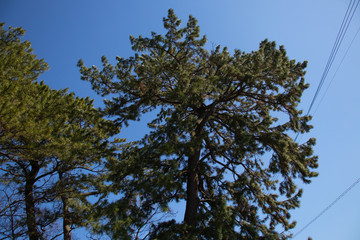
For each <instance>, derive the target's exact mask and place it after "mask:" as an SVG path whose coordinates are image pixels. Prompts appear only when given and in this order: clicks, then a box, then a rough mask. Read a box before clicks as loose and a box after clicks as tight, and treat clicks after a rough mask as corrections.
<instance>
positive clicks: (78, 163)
mask: <svg viewBox="0 0 360 240" xmlns="http://www.w3.org/2000/svg"><path fill="white" fill-rule="evenodd" d="M23 34H24V30H22V29H21V28H11V27H10V28H9V30H8V31H6V30H5V29H4V24H1V25H0V37H1V38H0V40H1V41H0V76H1V78H0V174H1V190H2V195H3V196H6V197H7V198H6V200H7V203H6V204H2V205H1V207H2V208H1V210H0V213H1V215H0V217H1V220H2V221H4V222H9V223H10V224H7V227H8V229H7V230H4V231H2V232H0V234H1V235H0V237H4V236H5V237H9V238H20V237H25V236H24V235H26V237H27V238H28V239H31V240H35V239H47V238H49V239H50V238H51V237H54V236H56V235H61V234H63V235H64V239H67V240H69V239H71V230H72V229H73V228H74V227H76V226H83V225H84V224H85V223H86V222H85V219H84V217H85V216H86V215H89V211H90V207H89V206H90V205H91V203H90V202H89V201H88V198H87V197H88V196H90V195H98V196H99V195H100V194H101V193H102V190H101V189H103V188H104V186H102V180H101V179H103V176H102V175H100V173H102V172H103V171H102V170H101V168H103V161H104V160H105V159H106V158H111V157H112V156H113V154H114V151H115V150H116V146H115V145H116V143H115V142H111V141H110V140H109V138H110V137H111V136H113V135H115V134H117V133H118V132H119V129H118V127H117V126H115V125H114V124H113V123H112V122H111V121H108V120H105V119H104V118H103V117H102V114H101V113H100V112H99V111H98V110H97V109H95V108H94V106H93V104H92V100H90V99H89V98H78V97H75V96H74V94H73V93H70V94H69V93H67V90H52V89H50V88H49V87H48V86H47V85H45V84H44V83H42V82H41V83H38V82H36V81H37V78H38V76H39V74H40V73H42V72H43V71H45V70H46V69H47V68H48V67H47V64H46V63H45V62H44V60H42V59H40V60H39V59H37V57H36V55H35V54H33V50H32V49H31V46H30V43H29V42H28V41H22V40H21V37H22V36H23ZM84 208H85V209H84ZM15 213H16V214H15ZM84 213H86V214H85V215H84ZM19 215H20V217H19ZM59 219H62V220H63V231H59V232H55V233H54V231H52V227H53V226H54V224H55V223H56V222H57V221H59ZM21 223H22V224H21ZM21 225H22V226H23V228H22V229H21V227H20V226H21ZM15 226H16V227H15Z"/></svg>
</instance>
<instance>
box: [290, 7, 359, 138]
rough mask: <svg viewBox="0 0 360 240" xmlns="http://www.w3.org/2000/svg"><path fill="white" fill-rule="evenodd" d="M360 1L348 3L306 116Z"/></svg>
mask: <svg viewBox="0 0 360 240" xmlns="http://www.w3.org/2000/svg"><path fill="white" fill-rule="evenodd" d="M359 3H360V0H357V1H356V0H354V1H353V0H351V1H350V3H349V5H348V8H347V10H346V13H345V16H344V18H343V21H342V23H341V26H340V29H339V31H338V34H337V37H336V39H335V43H334V45H333V48H332V50H331V53H330V56H329V58H328V61H327V64H326V66H325V69H324V71H323V74H322V76H321V79H320V82H319V85H318V87H317V89H316V92H315V94H314V96H313V98H312V100H311V103H310V106H309V109H308V111H307V113H306V116H309V114H310V112H311V109H312V108H313V106H314V103H315V101H316V99H317V98H318V96H319V93H320V91H321V89H322V86H323V85H324V82H325V79H326V77H327V75H328V73H329V71H330V68H331V66H332V64H333V62H334V59H335V57H336V55H337V53H338V51H339V48H340V46H341V43H342V41H343V39H344V37H345V35H346V32H347V30H348V28H349V25H350V23H351V21H352V19H353V17H354V14H355V11H356V9H357V7H358V5H359ZM299 135H300V133H299V132H298V133H297V134H296V136H295V138H294V141H295V142H296V141H297V138H298V137H299Z"/></svg>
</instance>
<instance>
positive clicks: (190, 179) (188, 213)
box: [184, 149, 200, 226]
mask: <svg viewBox="0 0 360 240" xmlns="http://www.w3.org/2000/svg"><path fill="white" fill-rule="evenodd" d="M199 157H200V149H198V150H196V151H195V153H194V154H192V155H191V156H189V159H188V173H187V174H188V175H187V188H186V195H187V197H186V210H185V216H184V221H185V223H186V224H187V225H189V226H196V223H197V215H198V207H199V196H198V186H199V176H198V172H197V165H198V162H199Z"/></svg>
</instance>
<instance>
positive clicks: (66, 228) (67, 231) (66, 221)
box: [59, 173, 71, 240]
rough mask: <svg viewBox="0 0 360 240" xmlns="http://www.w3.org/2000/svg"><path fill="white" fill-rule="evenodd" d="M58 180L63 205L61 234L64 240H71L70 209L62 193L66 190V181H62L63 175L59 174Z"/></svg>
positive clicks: (66, 198)
mask: <svg viewBox="0 0 360 240" xmlns="http://www.w3.org/2000/svg"><path fill="white" fill-rule="evenodd" d="M59 180H60V182H61V186H62V189H61V201H62V204H63V233H64V240H71V220H70V208H69V201H68V197H67V196H66V193H65V192H64V191H65V189H66V182H65V181H66V180H65V181H64V179H63V174H62V173H59Z"/></svg>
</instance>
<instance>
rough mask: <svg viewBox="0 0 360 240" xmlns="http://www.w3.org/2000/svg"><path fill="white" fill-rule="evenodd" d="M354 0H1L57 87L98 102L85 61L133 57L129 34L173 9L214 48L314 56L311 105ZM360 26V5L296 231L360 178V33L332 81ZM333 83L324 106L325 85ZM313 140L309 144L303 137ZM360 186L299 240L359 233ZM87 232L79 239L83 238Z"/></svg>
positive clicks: (322, 121) (0, 14) (324, 110)
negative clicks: (193, 22)
mask: <svg viewBox="0 0 360 240" xmlns="http://www.w3.org/2000/svg"><path fill="white" fill-rule="evenodd" d="M349 1H350V0H317V1H313V0H301V1H290V0H273V1H269V0H253V1H241V0H223V1H221V2H220V1H215V0H207V1H205V0H192V1H190V0H183V1H175V0H154V1H146V0H133V1H129V0H105V1H95V0H87V1H85V0H78V1H71V0H62V1H48V0H35V1H26V0H0V22H5V23H6V26H14V27H17V26H21V27H23V28H24V29H25V30H27V33H26V37H25V38H26V39H27V40H29V41H31V42H32V46H33V48H34V50H35V53H36V54H37V55H38V56H39V57H41V58H44V59H45V60H46V61H47V62H48V63H49V65H50V70H49V71H48V72H47V73H45V74H43V75H42V76H41V77H40V79H41V80H44V81H45V83H47V84H48V85H50V86H51V87H53V88H56V89H59V88H69V89H70V91H73V92H75V93H76V94H77V95H79V96H84V97H85V96H90V97H92V98H95V99H96V101H95V103H96V104H97V105H100V104H101V99H100V98H97V96H96V95H95V93H94V92H93V91H92V90H91V88H90V85H89V84H88V83H86V82H82V81H81V80H80V74H79V71H78V69H77V67H76V63H77V61H78V60H79V59H80V58H82V59H83V60H84V62H85V64H86V65H99V63H100V57H101V56H102V55H106V56H107V57H108V58H109V59H114V58H115V56H116V55H119V56H122V57H128V56H130V55H132V52H131V49H130V42H129V35H134V36H138V35H140V34H141V35H143V36H148V35H149V34H150V32H151V31H156V32H162V31H163V29H162V18H163V17H164V16H166V14H167V10H168V9H169V8H173V9H174V10H175V13H176V14H177V15H178V17H180V18H181V19H182V20H183V23H184V22H186V20H187V18H188V15H189V14H192V15H193V16H195V17H196V18H197V19H198V21H199V25H200V29H201V33H202V34H206V35H207V38H208V48H211V47H212V46H213V45H218V44H220V45H222V46H227V47H228V48H229V49H230V50H233V49H235V48H237V49H241V50H242V51H246V52H248V51H252V50H256V49H257V48H258V44H259V43H260V41H262V40H263V39H265V38H268V39H269V40H274V41H276V42H277V43H278V44H280V45H284V46H285V48H286V50H287V52H288V55H289V57H290V58H294V59H296V60H298V61H304V60H308V61H309V64H308V68H307V75H306V81H307V82H308V83H310V84H311V86H310V89H309V90H308V91H306V93H305V94H304V97H303V102H302V104H301V106H300V107H301V108H302V109H304V111H306V110H307V109H308V107H309V105H310V102H311V100H312V97H313V95H314V93H315V91H316V88H317V85H318V83H319V81H320V78H321V75H322V72H323V70H324V67H325V65H326V62H327V59H328V57H329V55H330V52H331V49H332V47H333V44H334V41H335V38H336V36H337V33H338V30H339V27H340V24H341V21H342V19H343V17H344V14H345V12H346V9H347V6H348V4H349ZM359 27H360V9H357V11H356V13H355V15H354V18H353V21H352V23H351V25H350V27H349V29H348V31H347V35H346V36H345V38H344V41H343V43H342V45H341V47H340V49H339V52H338V55H337V58H336V59H335V61H334V64H333V66H332V68H331V69H330V72H329V75H328V78H327V79H326V81H325V83H324V87H323V91H322V92H321V93H320V96H319V99H318V101H317V102H316V103H315V106H314V108H313V111H312V113H313V112H314V110H315V109H317V111H316V112H315V114H314V119H313V121H312V124H313V125H314V129H313V131H312V132H311V133H310V134H309V135H308V136H313V137H316V138H317V146H316V147H315V151H316V154H317V155H318V156H319V164H320V167H319V168H318V172H319V173H320V175H319V177H318V178H316V179H314V180H313V183H312V184H310V185H306V186H304V195H303V198H302V202H301V207H300V208H299V209H298V210H296V211H293V214H292V216H293V219H295V220H297V222H298V224H297V227H296V228H295V229H294V231H293V232H294V233H296V232H297V231H299V230H300V229H301V228H302V227H303V226H304V225H306V224H307V223H308V222H309V221H310V220H312V219H313V218H314V217H315V216H316V215H317V214H318V213H320V212H321V211H322V210H323V209H324V208H325V207H327V206H328V205H329V204H330V203H331V202H332V201H333V200H335V199H336V198H337V197H338V196H339V195H340V194H341V193H342V192H343V191H344V190H345V189H346V188H347V187H348V186H350V185H351V184H352V183H353V182H354V181H355V180H356V179H358V178H359V177H360V173H359V169H360V161H359V160H360V159H359V156H360V147H359V144H360V124H359V118H360V95H359V90H358V89H360V81H359V79H360V71H359V66H360V65H359V62H360V36H357V38H356V39H355V41H354V43H353V45H352V47H351V48H350V50H349V53H348V55H347V56H346V58H345V59H344V61H343V63H342V65H341V66H340V68H339V70H338V72H337V74H336V75H335V77H334V78H333V75H334V72H335V70H336V69H337V68H338V66H339V63H340V60H341V58H342V57H343V55H344V53H345V51H346V49H347V47H348V46H349V44H350V42H351V40H352V39H353V37H354V36H355V33H356V31H357V30H358V28H359ZM332 78H333V82H332V84H331V86H330V88H329V90H328V91H327V93H326V95H325V97H324V99H323V101H322V102H321V105H320V106H319V107H318V108H317V106H318V103H319V100H320V99H321V98H322V96H323V93H324V90H325V89H326V88H327V87H328V85H329V83H330V81H331V79H332ZM144 131H146V129H145V126H144V124H142V123H139V124H137V125H136V128H134V127H130V128H129V129H124V130H123V132H122V134H121V137H125V138H128V139H129V140H133V139H136V138H139V137H141V136H142V134H143V133H144ZM305 139H307V138H306V136H304V137H302V138H301V139H300V141H301V140H302V141H304V140H305ZM359 201H360V184H359V185H358V186H356V187H355V188H353V189H352V190H351V191H350V192H349V193H348V194H346V195H345V196H344V197H343V198H342V199H341V200H340V201H338V203H337V204H336V205H334V206H333V207H332V208H330V209H329V210H328V211H327V212H326V213H325V214H324V215H323V216H322V217H321V218H319V219H318V220H317V221H316V222H314V223H313V224H311V225H310V226H309V227H308V228H307V229H306V230H304V231H303V232H302V233H301V234H299V235H298V236H297V237H296V238H294V239H299V240H300V239H306V238H307V236H312V237H313V239H319V240H321V239H334V240H335V239H360V230H359V225H360V204H359ZM79 235H81V234H78V237H79V238H80V239H82V238H81V237H80V236H79Z"/></svg>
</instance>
